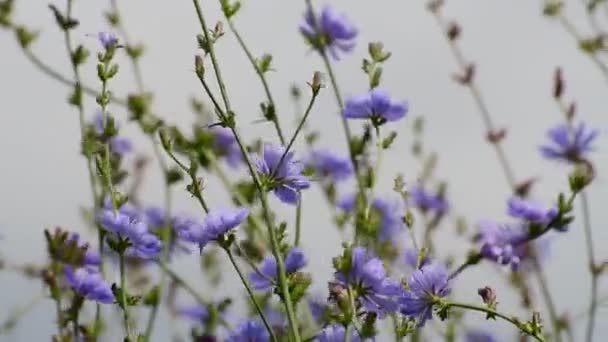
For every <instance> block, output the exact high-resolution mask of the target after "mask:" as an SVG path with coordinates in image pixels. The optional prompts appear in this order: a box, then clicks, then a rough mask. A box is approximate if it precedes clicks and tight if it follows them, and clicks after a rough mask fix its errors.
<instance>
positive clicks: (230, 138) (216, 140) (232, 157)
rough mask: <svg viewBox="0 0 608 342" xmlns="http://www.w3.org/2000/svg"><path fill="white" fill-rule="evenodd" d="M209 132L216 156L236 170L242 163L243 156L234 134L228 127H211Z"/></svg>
mask: <svg viewBox="0 0 608 342" xmlns="http://www.w3.org/2000/svg"><path fill="white" fill-rule="evenodd" d="M209 130H210V131H211V132H212V134H213V148H214V150H215V152H216V154H217V155H219V156H221V157H224V158H226V163H227V164H228V165H229V166H230V167H232V168H236V167H238V166H239V165H241V164H242V163H243V154H242V153H241V149H240V147H239V145H238V143H237V141H236V138H235V137H234V133H233V132H232V130H231V129H230V128H228V127H222V126H217V125H216V126H212V127H211V128H209Z"/></svg>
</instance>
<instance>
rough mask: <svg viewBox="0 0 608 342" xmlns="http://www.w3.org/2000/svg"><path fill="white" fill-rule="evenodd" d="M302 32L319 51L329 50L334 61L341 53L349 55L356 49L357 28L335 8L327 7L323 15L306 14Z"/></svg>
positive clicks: (301, 28) (301, 26)
mask: <svg viewBox="0 0 608 342" xmlns="http://www.w3.org/2000/svg"><path fill="white" fill-rule="evenodd" d="M300 32H301V33H302V34H303V35H304V37H305V38H306V39H307V40H308V41H309V42H310V43H311V44H312V45H313V46H314V47H315V48H317V49H319V50H325V49H327V50H328V51H329V53H330V54H331V56H332V57H333V58H334V59H340V53H349V52H351V51H352V50H353V48H354V47H355V38H356V37H357V33H358V31H357V28H356V27H355V26H354V25H353V24H352V23H351V22H350V21H349V20H348V19H347V18H346V16H345V15H344V14H340V13H338V12H337V11H336V10H335V9H334V8H333V7H331V6H325V7H324V8H323V10H322V11H321V15H318V14H316V13H312V12H311V11H308V12H306V14H305V15H304V22H303V23H302V24H300Z"/></svg>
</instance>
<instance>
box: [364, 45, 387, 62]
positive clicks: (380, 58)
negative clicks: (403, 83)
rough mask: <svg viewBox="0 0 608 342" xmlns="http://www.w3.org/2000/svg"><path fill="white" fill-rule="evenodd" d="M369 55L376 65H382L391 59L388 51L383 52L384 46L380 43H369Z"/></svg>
mask: <svg viewBox="0 0 608 342" xmlns="http://www.w3.org/2000/svg"><path fill="white" fill-rule="evenodd" d="M368 51H369V55H370V57H371V58H372V60H373V61H374V62H376V63H382V62H385V61H386V60H388V59H389V58H390V57H391V53H390V52H389V51H384V44H382V43H381V42H371V43H369V45H368Z"/></svg>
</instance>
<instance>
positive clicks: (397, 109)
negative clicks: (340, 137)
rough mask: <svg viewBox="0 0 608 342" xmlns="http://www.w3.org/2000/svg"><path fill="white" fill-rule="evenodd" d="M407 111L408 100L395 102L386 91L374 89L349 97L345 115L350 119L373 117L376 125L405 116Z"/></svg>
mask: <svg viewBox="0 0 608 342" xmlns="http://www.w3.org/2000/svg"><path fill="white" fill-rule="evenodd" d="M407 111H408V105H407V102H405V101H404V102H395V101H393V100H391V98H390V96H389V95H388V93H387V92H386V91H383V90H379V89H372V90H370V91H369V92H368V93H367V94H364V95H360V96H355V97H351V98H349V99H348V100H347V101H346V105H345V106H344V112H343V115H344V117H346V118H349V119H371V120H372V123H374V125H381V124H383V123H385V122H387V121H397V120H399V119H401V118H403V117H405V114H406V113H407Z"/></svg>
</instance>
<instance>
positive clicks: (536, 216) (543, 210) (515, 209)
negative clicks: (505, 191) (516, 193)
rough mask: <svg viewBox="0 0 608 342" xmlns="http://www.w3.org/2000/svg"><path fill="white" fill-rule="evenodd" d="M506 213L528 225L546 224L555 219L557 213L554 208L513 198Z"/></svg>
mask: <svg viewBox="0 0 608 342" xmlns="http://www.w3.org/2000/svg"><path fill="white" fill-rule="evenodd" d="M507 207H508V209H507V213H508V214H509V215H510V216H512V217H515V218H519V219H522V220H524V221H528V222H530V223H539V224H548V223H550V222H551V221H553V219H555V218H556V217H557V215H558V213H559V211H558V209H557V208H555V207H543V206H541V205H540V204H538V203H534V202H532V201H529V200H524V199H522V198H519V197H513V198H511V199H510V200H509V202H508V205H507Z"/></svg>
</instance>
